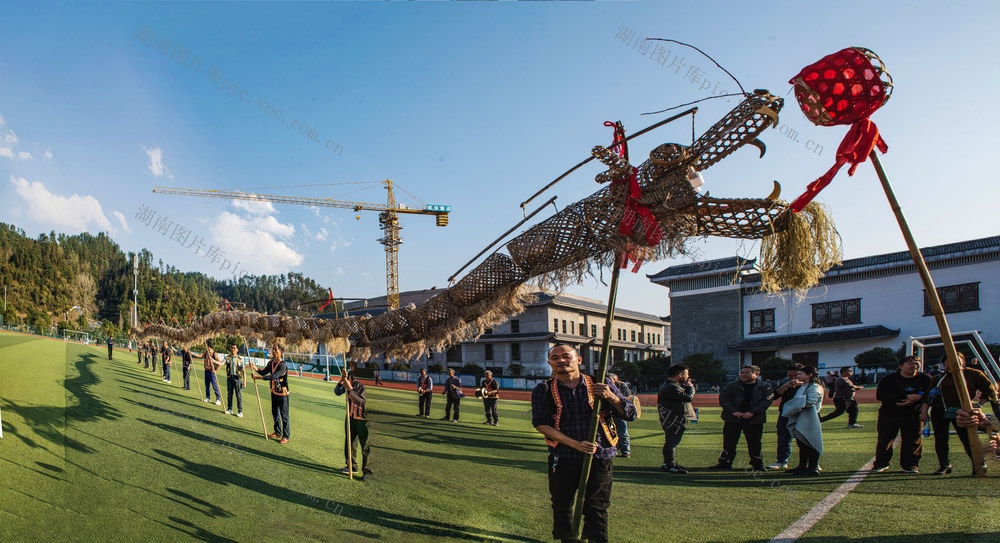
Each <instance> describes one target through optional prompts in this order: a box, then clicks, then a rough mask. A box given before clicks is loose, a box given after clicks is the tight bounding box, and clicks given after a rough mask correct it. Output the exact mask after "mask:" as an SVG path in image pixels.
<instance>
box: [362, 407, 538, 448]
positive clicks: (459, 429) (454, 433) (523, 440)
mask: <svg viewBox="0 0 1000 543" xmlns="http://www.w3.org/2000/svg"><path fill="white" fill-rule="evenodd" d="M382 415H383V416H381V417H379V419H377V420H378V422H380V423H382V424H386V425H391V426H392V427H393V428H395V432H394V433H395V434H396V435H397V436H398V437H400V438H402V439H414V440H418V441H422V442H426V443H429V444H437V445H444V446H450V447H469V448H474V449H496V448H497V441H498V440H500V439H501V438H502V440H503V442H504V447H503V448H504V449H506V450H512V451H526V452H529V453H536V452H538V451H539V450H542V451H544V448H543V449H539V443H542V441H541V435H539V437H538V439H535V438H534V437H533V436H526V435H518V434H512V433H509V432H506V433H503V434H502V435H501V434H498V433H497V432H498V431H497V430H493V429H492V428H493V427H492V426H485V425H482V426H483V428H478V427H471V426H467V425H459V424H455V423H451V422H444V421H427V420H410V417H406V416H402V415H396V414H392V413H383V414H382ZM517 442H520V443H517Z"/></svg>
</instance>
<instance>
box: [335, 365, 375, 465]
mask: <svg viewBox="0 0 1000 543" xmlns="http://www.w3.org/2000/svg"><path fill="white" fill-rule="evenodd" d="M333 392H334V394H336V395H337V396H340V395H342V394H345V393H346V394H347V407H348V416H347V420H346V422H345V430H347V432H345V434H344V463H345V464H347V465H346V466H344V467H343V468H341V470H340V472H341V473H351V472H356V471H358V457H357V455H356V454H355V453H356V452H357V447H358V445H360V446H361V480H362V481H367V480H368V477H369V476H371V473H372V470H371V468H370V467H368V458H369V455H370V453H371V431H370V428H369V426H368V410H367V409H366V408H365V402H366V396H365V385H364V384H362V383H361V381H358V380H357V379H356V378H355V377H354V372H353V371H349V372H347V377H346V378H344V379H341V380H340V381H339V382H338V383H337V386H336V387H334V389H333ZM348 435H350V437H351V440H350V441H347V436H348Z"/></svg>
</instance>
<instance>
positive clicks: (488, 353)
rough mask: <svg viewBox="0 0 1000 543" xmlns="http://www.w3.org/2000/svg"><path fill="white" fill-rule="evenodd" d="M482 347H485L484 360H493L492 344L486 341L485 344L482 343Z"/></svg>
mask: <svg viewBox="0 0 1000 543" xmlns="http://www.w3.org/2000/svg"><path fill="white" fill-rule="evenodd" d="M483 347H486V356H485V358H486V360H493V344H492V343H487V344H486V345H483Z"/></svg>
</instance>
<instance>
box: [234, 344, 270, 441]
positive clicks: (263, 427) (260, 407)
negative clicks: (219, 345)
mask: <svg viewBox="0 0 1000 543" xmlns="http://www.w3.org/2000/svg"><path fill="white" fill-rule="evenodd" d="M240 339H242V340H243V348H244V349H245V350H246V352H247V364H252V365H253V367H252V368H251V369H250V371H252V372H254V374H256V373H257V364H254V362H253V360H251V359H250V344H248V343H247V338H245V337H243V336H240ZM253 377H254V376H253V375H251V376H250V380H251V381H253V392H254V395H255V396H257V411H260V430H261V432H263V434H264V440H265V441H267V424H265V423H264V406H263V405H261V403H260V390H258V389H257V380H256V379H254V378H253Z"/></svg>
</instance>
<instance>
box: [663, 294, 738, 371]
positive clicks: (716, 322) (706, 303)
mask: <svg viewBox="0 0 1000 543" xmlns="http://www.w3.org/2000/svg"><path fill="white" fill-rule="evenodd" d="M739 307H740V290H739V289H738V288H735V287H731V288H726V289H712V291H710V292H701V291H687V292H684V293H683V294H682V295H679V296H678V295H673V294H671V296H670V324H671V327H670V347H671V352H672V355H673V358H672V360H673V361H674V362H677V363H680V362H681V361H682V360H684V357H685V356H687V355H690V354H694V353H713V354H715V356H716V357H717V358H718V359H720V360H722V361H723V369H724V370H725V371H726V373H728V374H730V375H735V374H736V373H738V372H739V363H740V358H739V353H737V352H736V351H733V350H731V349H730V348H729V347H728V344H729V342H730V341H732V340H735V339H738V338H739V336H740V309H739Z"/></svg>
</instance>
